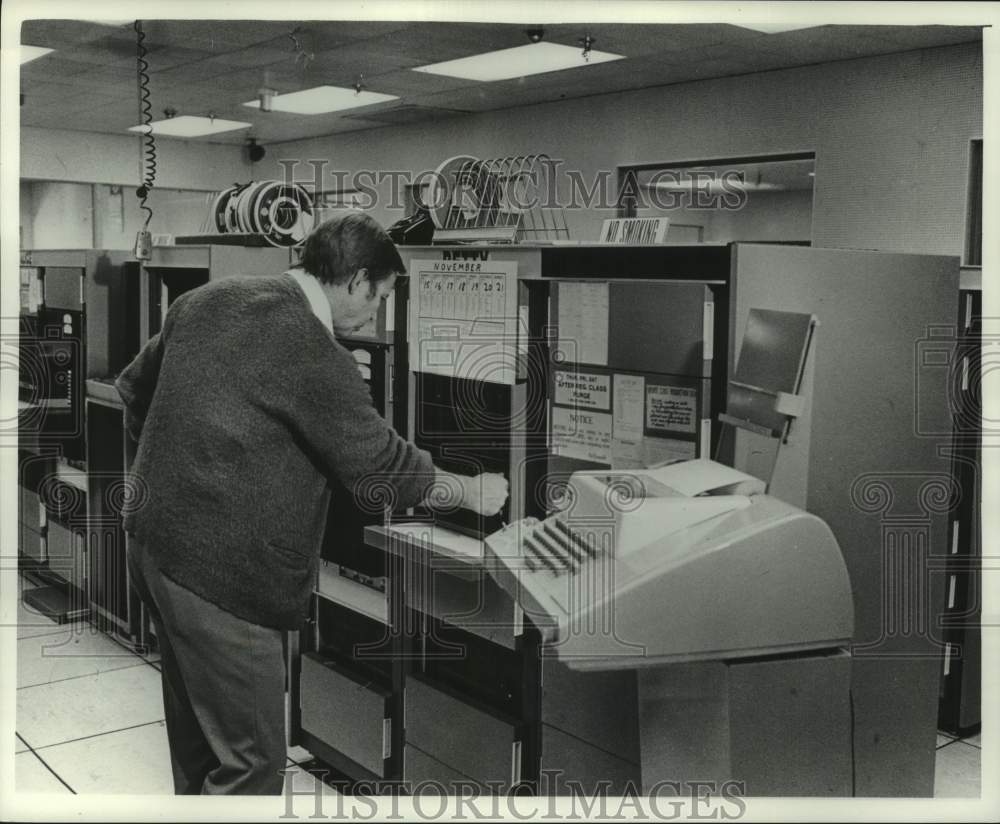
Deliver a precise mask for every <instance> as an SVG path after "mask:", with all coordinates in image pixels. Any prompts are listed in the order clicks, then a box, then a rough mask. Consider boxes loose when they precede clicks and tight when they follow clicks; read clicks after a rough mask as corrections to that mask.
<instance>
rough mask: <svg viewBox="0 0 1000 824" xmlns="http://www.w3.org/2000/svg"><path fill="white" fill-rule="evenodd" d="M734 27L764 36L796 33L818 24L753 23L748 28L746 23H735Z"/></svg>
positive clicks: (813, 27) (815, 26)
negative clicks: (757, 32)
mask: <svg viewBox="0 0 1000 824" xmlns="http://www.w3.org/2000/svg"><path fill="white" fill-rule="evenodd" d="M734 25H737V26H739V27H740V28H741V29H750V30H751V31H762V32H764V34H778V33H780V32H783V31H798V30H799V29H815V28H817V26H819V25H820V24H818V23H755V24H754V25H752V26H750V25H747V24H746V23H735V24H734Z"/></svg>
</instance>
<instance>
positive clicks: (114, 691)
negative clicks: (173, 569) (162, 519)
mask: <svg viewBox="0 0 1000 824" xmlns="http://www.w3.org/2000/svg"><path fill="white" fill-rule="evenodd" d="M17 638H18V641H17V645H18V670H17V683H18V689H17V717H16V728H17V741H16V750H15V752H16V755H15V757H14V759H15V767H16V769H15V785H16V787H17V790H18V791H19V792H42V793H80V794H82V793H108V794H113V793H131V794H141V793H149V794H158V793H162V794H171V793H172V792H173V784H172V781H171V776H170V761H169V757H168V754H167V740H166V728H165V726H164V722H163V701H162V695H161V692H160V673H159V669H158V661H157V658H156V656H155V655H154V656H147V657H143V656H140V655H138V654H136V653H135V652H133V651H132V650H131V649H129V648H127V647H125V646H123V645H121V644H119V643H118V642H117V641H115V640H113V639H112V638H111V637H109V636H107V635H105V634H103V633H100V632H98V631H97V630H96V629H94V628H92V627H90V626H89V625H86V624H81V623H78V624H70V625H62V626H60V625H58V624H56V623H54V622H52V621H51V620H49V619H47V618H45V617H43V616H40V615H38V614H37V613H34V612H32V611H31V610H29V609H28V608H26V607H25V606H24V605H23V604H21V603H19V604H18V627H17ZM980 743H981V742H980V736H979V735H978V734H977V735H975V736H972V737H970V738H966V739H963V740H959V739H956V738H955V737H954V736H951V735H946V734H943V733H939V734H938V737H937V747H938V749H937V761H936V770H935V787H934V795H935V796H936V797H944V798H970V797H972V798H975V797H978V796H979V794H980ZM288 764H289V768H290V772H289V773H288V776H287V779H286V780H289V781H292V782H294V783H293V785H292V786H293V787H294V788H295V790H296V791H297V792H298V791H306V790H312V788H313V787H314V784H313V783H312V782H314V781H315V778H314V777H313V776H312V775H311V774H310V773H309V772H308V769H309V768H314V767H315V766H316V765H315V764H313V763H311V756H310V754H309V753H308V752H307V751H306V750H304V749H302V748H301V747H292V748H290V749H289V751H288ZM330 792H331V793H332V792H334V791H333V790H330Z"/></svg>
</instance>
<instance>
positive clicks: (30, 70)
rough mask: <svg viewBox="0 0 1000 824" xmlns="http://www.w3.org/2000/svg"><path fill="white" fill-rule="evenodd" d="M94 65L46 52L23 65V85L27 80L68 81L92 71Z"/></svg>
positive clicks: (43, 81) (45, 81) (44, 81)
mask: <svg viewBox="0 0 1000 824" xmlns="http://www.w3.org/2000/svg"><path fill="white" fill-rule="evenodd" d="M92 68H93V66H91V65H89V64H87V63H77V62H75V61H73V60H64V59H63V58H62V57H59V56H58V52H56V53H53V54H46V55H45V56H44V57H39V58H38V59H37V60H32V61H31V62H30V63H25V64H24V65H23V66H21V81H22V85H23V84H24V83H25V82H36V81H37V82H42V83H48V82H51V81H56V82H60V83H67V82H69V81H70V78H72V77H75V76H77V75H81V74H84V73H85V72H88V71H90V70H91V69H92Z"/></svg>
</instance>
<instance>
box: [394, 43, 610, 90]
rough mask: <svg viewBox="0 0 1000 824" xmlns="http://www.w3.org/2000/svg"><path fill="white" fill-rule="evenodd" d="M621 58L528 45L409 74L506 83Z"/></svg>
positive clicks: (572, 48)
mask: <svg viewBox="0 0 1000 824" xmlns="http://www.w3.org/2000/svg"><path fill="white" fill-rule="evenodd" d="M623 56H624V55H621V54H612V53H611V52H602V51H596V50H594V49H591V50H590V53H589V54H588V57H589V60H584V58H583V48H582V47H581V46H563V45H560V44H559V43H544V42H543V43H528V44H527V45H525V46H515V47H514V48H511V49H500V50H499V51H491V52H484V53H483V54H474V55H472V56H471V57H460V58H459V59H458V60H446V61H445V62H443V63H431V64H430V65H427V66H418V67H417V68H415V69H414V70H413V71H416V72H426V73H427V74H443V75H446V76H448V77H462V78H465V79H466V80H480V81H483V82H489V81H491V80H510V79H512V78H515V77H525V76H527V75H529V74H544V73H545V72H557V71H562V70H563V69H579V68H583V67H584V66H593V65H594V64H595V63H607V62H609V61H611V60H621V59H622V57H623Z"/></svg>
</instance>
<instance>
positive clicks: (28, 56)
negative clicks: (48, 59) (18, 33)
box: [21, 46, 53, 66]
mask: <svg viewBox="0 0 1000 824" xmlns="http://www.w3.org/2000/svg"><path fill="white" fill-rule="evenodd" d="M50 51H53V49H47V48H45V47H44V46H21V65H22V66H23V65H24V64H25V63H30V62H31V61H32V60H37V59H38V58H39V57H42V56H44V55H46V54H48V53H49V52H50Z"/></svg>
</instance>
